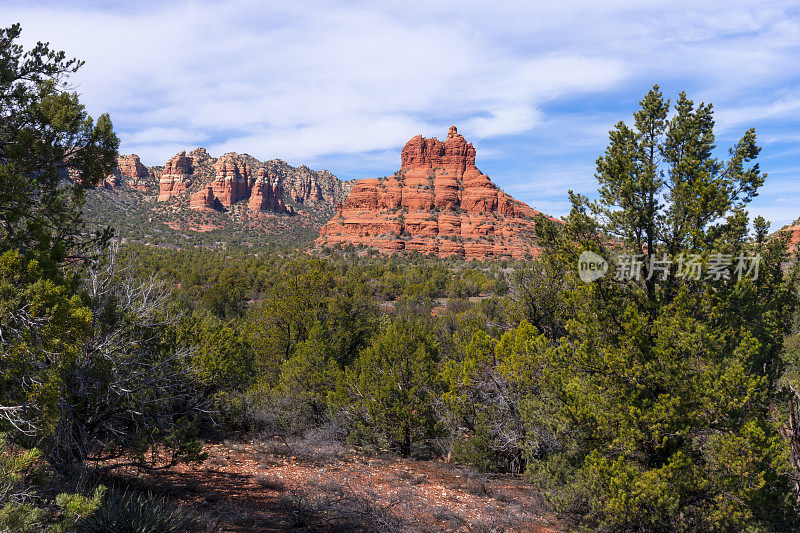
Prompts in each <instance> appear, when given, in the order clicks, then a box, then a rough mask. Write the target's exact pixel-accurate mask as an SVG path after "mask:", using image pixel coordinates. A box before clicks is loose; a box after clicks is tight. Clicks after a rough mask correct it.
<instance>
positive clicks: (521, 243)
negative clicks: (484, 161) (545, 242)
mask: <svg viewBox="0 0 800 533" xmlns="http://www.w3.org/2000/svg"><path fill="white" fill-rule="evenodd" d="M400 160H401V165H402V167H401V169H400V170H399V171H398V172H396V173H395V174H394V175H393V176H391V177H388V178H382V179H374V178H371V179H363V180H360V181H358V182H357V183H356V184H355V185H354V186H353V189H352V191H351V192H350V195H349V196H348V197H347V199H346V200H345V202H344V203H342V204H341V205H340V206H339V207H338V208H337V214H336V215H335V216H334V217H333V219H331V221H330V222H328V224H326V225H325V226H324V227H323V228H322V230H321V232H320V237H319V238H318V239H317V244H319V245H330V244H364V245H367V246H371V247H375V248H377V249H379V250H381V251H383V252H387V253H390V252H396V251H403V250H405V251H418V252H420V253H432V254H436V255H438V256H442V257H445V256H450V255H453V254H459V255H463V256H465V257H467V258H468V259H473V258H474V259H484V258H488V257H501V256H511V257H517V258H518V257H524V256H526V255H527V254H530V255H532V256H535V255H537V254H538V252H539V248H538V247H537V246H536V244H535V242H534V240H533V229H534V218H535V216H536V215H537V214H539V213H538V211H535V210H533V209H531V208H530V207H528V206H527V205H526V204H524V203H522V202H520V201H517V200H515V199H514V198H512V197H511V196H509V195H507V194H506V193H504V192H503V191H502V190H500V188H499V187H497V185H495V184H494V183H492V181H491V180H490V179H489V177H488V176H486V175H484V174H483V173H482V172H481V171H480V170H478V169H477V168H476V167H475V148H474V147H473V146H472V143H467V142H466V140H465V139H464V137H463V136H462V135H460V134H459V133H458V130H457V129H456V127H455V126H451V127H450V131H449V132H448V134H447V139H446V140H445V141H444V142H443V141H440V140H438V139H436V138H433V139H425V138H423V137H422V136H421V135H417V136H416V137H414V138H412V139H411V140H409V141H408V142H407V143H406V145H405V147H403V150H402V152H401V157H400Z"/></svg>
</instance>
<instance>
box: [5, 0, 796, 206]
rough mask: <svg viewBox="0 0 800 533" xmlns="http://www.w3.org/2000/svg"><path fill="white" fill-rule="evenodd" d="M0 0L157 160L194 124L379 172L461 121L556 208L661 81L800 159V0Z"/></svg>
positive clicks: (207, 138) (488, 153)
mask: <svg viewBox="0 0 800 533" xmlns="http://www.w3.org/2000/svg"><path fill="white" fill-rule="evenodd" d="M2 6H3V11H4V13H3V14H4V19H6V20H9V21H10V20H19V21H21V22H22V23H23V36H24V38H25V39H27V41H28V42H29V43H32V42H35V41H36V40H49V41H51V42H52V44H53V46H55V47H57V48H59V49H65V50H67V51H68V52H69V53H70V54H73V55H76V56H78V57H80V58H82V59H85V60H86V61H87V63H86V66H85V67H84V69H82V71H81V72H80V73H79V75H78V76H77V77H76V78H75V81H76V82H77V83H78V90H79V92H81V94H82V98H83V101H85V102H86V103H87V105H88V106H89V108H90V110H91V111H92V112H93V113H95V114H96V113H99V112H104V111H110V112H111V114H112V119H113V120H114V123H115V126H116V128H117V130H118V131H119V132H120V136H121V139H122V148H121V149H122V151H124V152H131V151H136V152H138V153H139V154H140V155H141V156H142V158H143V159H144V160H145V161H146V162H148V163H150V164H161V163H163V162H164V161H165V160H166V158H167V157H169V156H170V155H172V154H174V153H175V152H177V151H178V150H180V149H183V148H189V147H192V146H194V145H198V144H203V145H205V146H207V147H208V148H209V149H210V150H212V152H214V153H221V152H225V151H239V152H249V153H251V154H253V155H255V156H257V157H259V158H264V159H266V158H272V157H281V158H284V159H287V160H289V161H291V162H294V163H300V162H307V163H309V164H317V163H318V164H320V165H328V164H330V165H331V166H332V170H333V171H334V172H338V173H343V174H346V175H350V176H353V175H355V176H364V175H368V174H366V173H370V174H377V173H379V174H384V173H388V172H391V171H392V170H394V169H395V168H396V166H397V160H398V155H397V153H398V150H399V148H400V147H401V146H402V143H403V142H405V140H407V139H408V138H409V137H411V136H413V135H415V134H417V133H422V134H424V135H426V136H437V135H438V136H440V137H441V136H442V135H443V134H444V133H445V132H446V131H447V127H448V126H449V125H450V124H457V125H458V126H459V130H460V131H462V132H463V133H464V134H465V135H466V136H467V137H468V138H469V139H470V140H472V141H474V142H475V143H476V146H478V147H479V153H478V161H479V166H480V167H481V168H482V169H484V171H488V172H490V173H491V175H492V176H493V177H494V178H495V180H496V181H497V182H498V183H499V184H500V185H501V186H503V187H505V188H506V189H507V190H509V191H510V192H513V193H514V194H518V195H519V196H520V197H521V199H522V200H525V201H527V202H529V203H531V204H532V205H535V206H537V207H539V208H540V209H543V208H542V207H541V206H545V205H546V206H551V207H553V208H554V209H556V210H557V212H555V213H554V214H563V212H560V211H558V210H560V209H565V208H566V207H565V201H564V199H565V198H566V190H567V189H568V188H574V189H576V190H579V191H580V192H584V193H587V192H590V191H591V190H592V189H593V188H594V183H593V180H592V179H591V175H592V172H591V171H592V169H593V163H594V160H595V158H596V157H597V156H598V155H599V154H600V153H602V150H603V148H604V146H605V144H606V142H607V132H608V130H609V129H610V128H611V127H612V126H613V124H614V123H615V122H616V121H618V120H629V118H630V114H631V112H632V111H633V109H634V108H635V106H636V102H637V101H638V100H639V98H641V96H642V94H643V93H644V92H645V91H646V90H647V89H648V88H649V87H650V86H652V84H653V83H655V82H658V83H661V84H662V86H663V88H664V91H665V93H666V94H667V95H669V96H673V97H674V95H675V94H676V93H677V92H678V91H679V90H682V89H686V90H687V92H688V93H689V96H690V97H692V98H694V99H695V101H701V100H702V101H712V102H714V103H715V107H716V109H717V119H718V125H719V130H720V133H721V135H720V145H723V144H726V143H729V142H730V140H731V139H735V137H736V136H737V135H740V134H741V130H743V129H744V128H746V127H749V126H751V125H756V126H757V127H758V130H759V134H760V138H761V139H763V140H764V141H765V142H767V143H771V144H774V145H780V146H782V147H783V153H784V155H778V154H777V152H775V153H771V154H769V153H767V152H768V151H767V150H765V154H764V155H765V161H769V162H770V164H773V165H775V167H776V168H794V167H797V166H798V165H797V164H796V162H797V154H794V155H791V153H790V152H791V150H790V149H787V144H789V143H792V142H796V139H797V138H798V136H800V126H799V125H798V124H800V121H798V118H800V99H798V98H797V96H796V92H797V91H796V89H797V88H798V87H800V8H798V6H797V2H796V0H786V1H784V0H776V1H768V2H758V3H753V2H749V1H748V2H745V1H739V0H735V1H728V0H726V1H723V0H710V1H707V2H696V1H694V0H678V1H676V2H671V3H669V5H665V4H664V2H662V1H656V0H645V1H640V2H630V1H623V0H611V1H608V2H596V1H594V0H591V1H590V0H563V1H559V2H550V3H543V2H521V1H506V2H491V3H489V2H480V1H472V0H458V1H455V0H440V1H438V2H435V3H430V2H422V1H409V2H403V3H397V2H376V1H370V2H367V1H361V0H355V1H348V2H332V1H321V2H320V1H317V2H280V3H279V2H266V3H264V2H260V1H256V0H236V1H232V2H225V3H217V2H211V1H204V0H179V1H177V2H170V3H164V2H136V3H133V2H130V3H126V2H110V3H99V2H95V1H85V2H77V3H75V2H73V3H69V4H67V3H63V2H55V1H53V2H44V3H39V4H35V5H34V4H32V3H30V2H27V1H25V2H24V1H22V0H8V1H5V2H3V3H2ZM481 150H482V151H481ZM391 154H394V156H392V155H391ZM482 154H483V155H482ZM382 165H386V167H385V168H383V169H382V170H381V167H382ZM570 169H573V170H570ZM765 169H766V170H768V171H769V170H770V168H765ZM776 179H778V180H788V179H791V177H790V176H789V175H788V174H784V175H783V176H781V175H777V174H776ZM582 187H585V188H586V189H584V190H581V188H582ZM787 194H789V195H790V196H789V198H790V199H792V200H793V201H795V203H796V205H800V195H795V196H791V194H792V193H787ZM768 196H769V195H768V194H767V191H765V194H764V195H763V196H762V197H760V200H759V201H760V202H761V204H759V206H762V205H763V207H759V209H767V208H768V207H769V204H768V203H767V202H766V201H765V200H764V198H767V197H768ZM798 211H800V208H799V209H798ZM774 212H775V213H776V215H775V216H778V217H786V216H788V217H790V218H791V219H793V218H796V216H797V215H800V213H797V215H787V214H786V213H785V212H784V211H780V213H778V211H774ZM780 220H783V218H781V219H780Z"/></svg>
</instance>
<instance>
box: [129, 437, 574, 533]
mask: <svg viewBox="0 0 800 533" xmlns="http://www.w3.org/2000/svg"><path fill="white" fill-rule="evenodd" d="M205 450H206V451H207V452H208V459H207V460H206V461H205V462H204V463H202V464H199V465H179V466H177V467H174V468H171V469H168V470H164V471H156V472H152V473H148V474H141V473H135V472H133V471H125V472H118V473H117V474H116V476H115V477H116V478H117V479H116V481H117V482H121V483H126V484H133V485H134V486H136V485H139V486H141V487H147V488H149V489H150V490H154V491H156V492H159V493H161V492H163V493H164V494H166V495H167V496H168V497H169V498H170V500H171V501H173V502H175V503H178V504H181V505H183V506H185V507H186V508H188V509H189V510H191V512H192V513H193V514H195V516H196V517H197V519H196V522H197V524H198V527H199V528H200V529H201V530H203V531H381V532H393V531H397V532H399V531H408V532H437V531H461V532H484V531H485V532H489V531H497V532H500V531H518V532H523V531H525V532H542V533H544V532H554V531H559V530H560V529H559V527H558V524H557V523H556V522H555V521H554V519H553V516H552V514H551V513H550V512H549V511H547V507H546V505H545V504H544V501H543V499H542V496H541V495H540V494H539V493H538V492H537V491H536V490H534V489H533V488H531V487H530V486H529V485H528V484H526V483H525V482H524V481H523V480H521V479H519V478H516V477H512V476H491V477H487V476H484V475H480V474H477V473H474V472H471V471H469V470H466V469H463V468H459V467H457V466H455V465H451V464H446V463H444V462H441V461H417V460H411V459H402V458H397V457H395V456H391V455H388V454H381V455H371V454H363V453H359V452H356V451H353V450H350V449H347V448H345V447H343V446H342V445H340V444H338V443H330V442H328V443H316V444H315V443H309V442H306V441H292V442H285V441H283V440H280V439H276V438H267V439H256V440H253V441H251V442H238V443H237V442H230V441H225V442H222V443H210V444H206V445H205Z"/></svg>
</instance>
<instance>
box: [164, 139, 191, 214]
mask: <svg viewBox="0 0 800 533" xmlns="http://www.w3.org/2000/svg"><path fill="white" fill-rule="evenodd" d="M192 170H193V169H192V159H191V158H189V157H186V151H185V150H184V151H182V152H181V153H179V154H177V155H176V156H174V157H173V158H172V159H170V160H169V161H167V163H166V164H165V165H164V171H163V172H162V173H161V178H160V179H159V193H158V201H159V202H163V201H165V200H169V199H170V198H172V197H173V196H177V195H179V194H181V193H184V192H186V191H187V190H188V188H189V185H191V179H190V177H189V176H190V175H191V174H192Z"/></svg>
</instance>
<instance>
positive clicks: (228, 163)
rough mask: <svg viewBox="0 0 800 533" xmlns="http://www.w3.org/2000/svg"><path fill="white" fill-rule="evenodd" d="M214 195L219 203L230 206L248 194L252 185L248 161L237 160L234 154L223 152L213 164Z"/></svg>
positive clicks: (212, 184)
mask: <svg viewBox="0 0 800 533" xmlns="http://www.w3.org/2000/svg"><path fill="white" fill-rule="evenodd" d="M214 172H215V176H214V181H213V182H212V183H211V186H212V187H213V189H214V197H215V198H216V199H217V200H219V202H220V204H222V205H223V206H225V207H230V206H232V205H233V204H235V203H236V202H238V201H239V200H242V199H243V198H247V197H248V196H250V189H251V187H252V186H253V183H252V178H253V176H252V172H251V169H250V164H249V163H242V162H240V161H237V159H236V154H225V155H223V156H222V157H220V158H219V159H218V160H217V162H216V163H215V164H214Z"/></svg>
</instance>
